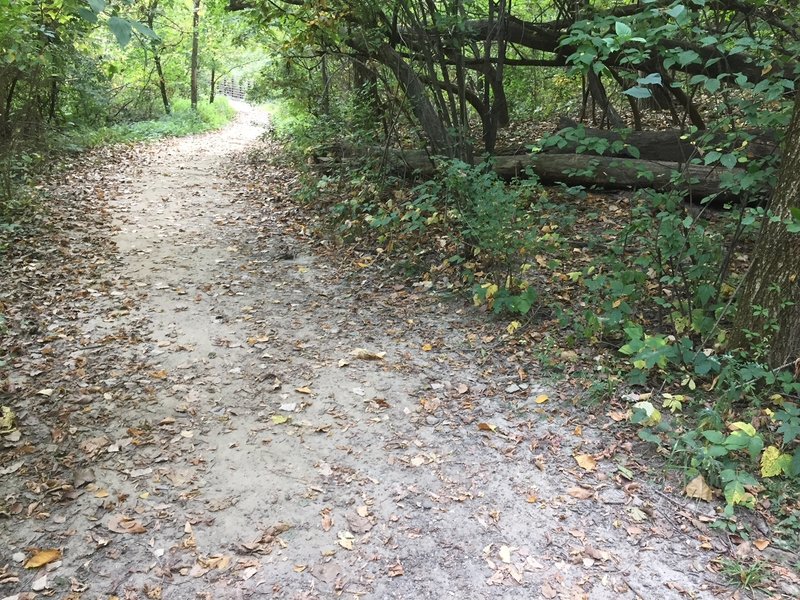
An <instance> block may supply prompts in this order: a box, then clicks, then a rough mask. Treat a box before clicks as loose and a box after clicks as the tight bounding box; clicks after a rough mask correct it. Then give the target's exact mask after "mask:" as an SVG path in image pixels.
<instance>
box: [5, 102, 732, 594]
mask: <svg viewBox="0 0 800 600" xmlns="http://www.w3.org/2000/svg"><path fill="white" fill-rule="evenodd" d="M265 124H266V120H265V116H264V115H262V114H260V113H258V112H253V111H251V110H250V109H246V107H245V109H244V112H243V113H242V114H241V115H240V118H239V119H238V120H237V122H236V123H235V124H233V125H231V126H230V127H228V128H226V129H225V130H223V131H221V132H218V133H213V134H209V135H205V136H199V137H194V138H187V139H182V140H174V141H167V142H162V143H159V144H156V145H153V146H151V147H149V148H148V149H147V150H145V151H143V152H142V153H141V154H139V155H138V158H136V157H134V158H133V159H132V160H131V161H130V162H127V163H126V164H120V165H110V166H108V167H107V169H106V171H105V174H104V175H103V177H100V178H99V180H98V185H100V186H102V187H103V188H104V192H103V197H105V198H108V199H109V204H108V207H109V210H110V215H111V218H112V222H113V223H114V224H115V232H114V234H113V239H114V242H115V243H116V248H117V256H116V257H112V258H110V259H109V262H108V266H107V267H103V269H105V273H106V274H105V277H106V280H107V282H108V285H107V286H106V288H98V289H100V291H99V292H98V293H97V296H96V298H95V300H92V298H89V299H88V300H87V301H86V302H85V304H84V305H83V306H82V307H81V309H80V310H81V311H83V312H82V313H81V315H82V317H81V318H80V319H78V321H79V323H80V330H81V331H80V333H79V334H76V335H75V336H74V338H75V342H74V344H73V347H70V346H69V343H70V342H69V341H63V342H59V343H63V344H64V346H63V347H61V346H59V348H60V349H59V352H60V353H62V354H64V355H65V356H70V352H72V355H74V354H75V353H76V352H77V353H78V355H79V356H83V354H81V352H90V351H89V350H81V348H82V347H83V348H94V346H93V345H92V344H93V343H94V342H96V341H97V340H108V339H110V338H114V339H115V340H116V341H115V342H114V343H110V342H109V344H108V345H107V346H105V347H103V348H100V349H97V350H92V351H93V352H97V353H98V358H97V359H96V360H95V359H92V360H95V362H96V363H98V364H105V365H106V369H107V371H108V372H110V373H112V375H113V377H112V375H108V374H107V375H104V376H102V377H98V379H99V381H100V383H99V384H98V391H97V392H96V395H97V398H96V400H95V401H94V403H93V404H92V406H94V407H95V408H96V411H95V412H92V411H89V410H86V411H84V412H86V413H87V415H88V416H85V417H83V419H84V420H83V421H80V423H81V424H80V425H78V426H75V427H73V430H74V431H73V430H70V431H71V433H72V435H73V437H75V443H76V447H77V448H79V449H80V450H79V451H78V450H76V453H77V454H76V457H75V460H74V461H73V462H72V463H70V464H71V466H72V468H73V471H72V473H73V476H74V474H75V473H78V472H83V471H81V470H82V469H83V470H85V469H86V468H87V467H92V469H93V470H92V474H91V476H87V477H86V478H85V479H86V481H83V480H82V481H75V482H73V483H74V487H75V489H76V490H77V491H76V493H72V494H71V495H70V497H69V498H65V499H64V502H62V503H60V504H58V505H57V506H54V507H53V508H52V509H51V510H49V512H48V517H45V518H43V519H40V520H38V521H37V520H33V519H30V518H27V519H26V518H25V515H20V516H15V517H13V518H14V519H15V521H14V523H15V525H14V528H13V530H10V529H7V530H6V531H5V533H4V536H3V539H4V541H5V543H6V549H7V552H8V555H9V556H11V555H12V554H15V553H17V558H19V554H18V553H19V552H25V551H26V549H30V548H32V547H39V548H47V547H58V548H61V549H62V550H63V558H62V560H61V562H60V563H58V566H57V568H55V569H53V571H52V572H51V573H50V575H49V578H48V580H47V581H46V585H47V586H49V587H50V588H51V589H52V590H53V591H54V592H56V595H57V596H58V597H65V598H66V597H69V598H106V599H107V598H110V597H119V598H165V599H183V598H187V599H188V598H198V597H201V598H214V599H227V598H262V597H264V598H267V597H275V598H332V597H338V596H339V595H341V597H347V598H352V597H361V598H404V599H406V598H436V599H439V598H451V597H452V598H476V599H478V598H486V599H489V598H592V599H599V598H635V597H636V596H637V595H638V596H639V597H643V598H683V597H693V598H716V597H719V596H718V593H719V592H718V590H717V588H715V582H716V580H715V577H714V575H713V574H712V573H710V572H709V571H708V570H707V569H706V565H707V562H708V560H709V559H711V558H713V555H712V554H707V553H706V552H705V551H704V550H702V549H701V544H703V543H704V542H705V541H706V540H705V539H704V538H703V537H702V535H701V534H700V533H699V532H698V531H696V530H694V529H693V527H692V526H691V525H688V523H689V521H688V518H693V517H695V516H696V513H695V512H694V510H695V509H694V508H692V507H688V508H687V509H686V510H685V511H683V514H682V515H677V514H676V508H675V506H674V504H673V503H670V502H667V501H666V500H665V499H664V498H663V497H662V495H660V494H658V493H656V492H655V491H653V490H652V488H651V487H649V486H648V485H647V484H646V483H645V482H644V481H641V480H639V479H638V478H637V479H635V481H634V482H633V484H631V482H629V481H627V480H625V479H623V478H622V477H621V476H620V475H619V473H618V472H617V466H616V465H617V464H620V463H622V462H625V461H626V460H627V459H626V456H627V453H626V452H623V448H621V447H619V444H618V442H617V441H616V440H614V439H613V438H611V437H608V436H609V435H610V434H608V433H605V432H603V431H602V430H601V427H600V426H601V425H602V424H601V423H595V425H596V426H595V427H592V426H591V424H589V425H587V426H585V427H584V428H583V432H576V430H575V426H576V424H577V422H576V421H572V422H567V421H568V411H564V408H563V407H562V406H561V405H560V404H559V403H558V398H559V394H558V392H557V391H556V390H553V389H547V388H546V387H542V386H540V385H536V384H535V383H534V382H533V381H528V380H527V379H525V378H523V379H520V378H519V377H518V376H517V373H518V372H519V370H520V369H527V368H529V367H530V365H526V364H519V363H515V362H513V357H512V360H511V361H509V360H507V359H504V360H503V361H499V362H498V363H496V364H494V363H492V362H491V360H487V359H486V353H483V354H481V353H480V352H479V350H480V348H479V346H480V345H481V342H480V332H479V331H478V327H480V325H478V324H476V323H471V322H470V319H472V318H474V317H470V316H468V315H466V314H464V312H465V311H462V310H460V306H458V307H454V306H446V305H442V304H438V303H437V302H436V301H435V299H433V298H431V297H429V296H427V295H426V294H425V293H424V292H422V293H417V292H415V291H414V290H411V289H402V288H388V289H384V290H380V291H379V293H375V289H374V287H369V286H361V285H359V283H358V282H357V281H354V279H353V278H350V279H346V278H343V277H341V276H340V274H339V273H337V272H336V271H335V270H334V269H333V268H332V267H331V266H329V265H327V264H326V263H325V262H324V261H323V260H321V259H318V258H315V257H314V255H313V253H312V250H311V248H312V246H311V244H310V243H308V242H306V241H303V240H302V239H298V238H297V237H296V236H293V235H290V230H296V228H295V227H293V224H292V222H291V218H290V214H289V213H287V212H286V210H287V209H286V208H285V207H284V208H281V206H283V205H281V204H280V202H278V204H276V205H273V204H272V203H271V201H270V200H269V199H268V198H264V199H263V202H262V203H260V204H253V203H252V202H250V201H249V200H247V198H248V197H249V196H250V195H251V194H248V193H247V186H246V185H245V184H244V183H242V181H231V180H228V179H226V178H225V176H224V175H222V174H221V173H222V171H221V170H220V169H219V168H218V167H219V165H220V164H221V163H226V162H228V161H229V160H230V157H231V156H232V155H234V154H236V153H237V152H241V151H242V149H244V148H246V147H248V146H249V145H251V144H253V143H254V142H255V141H256V139H257V138H258V136H259V135H260V133H261V132H262V131H263V128H264V126H265ZM292 185H294V175H293V174H292V173H291V172H288V171H286V170H281V169H275V171H274V180H273V181H271V182H270V184H269V186H268V187H269V189H272V190H274V195H275V198H276V199H277V200H278V201H280V200H281V197H282V196H285V195H286V193H287V192H288V190H289V189H291V187H292ZM282 211H283V212H282ZM92 289H94V288H92ZM120 300H122V304H123V305H124V309H122V310H113V309H114V306H116V308H120V307H119V306H118V304H119V302H120ZM115 303H116V304H115ZM476 331H477V332H478V335H477V336H476ZM121 332H125V335H124V336H123V335H122V333H121ZM476 338H477V339H476ZM90 342H91V343H90ZM428 343H430V344H432V346H433V349H432V350H430V351H425V350H424V349H423V345H424V344H428ZM356 348H365V349H367V350H370V351H374V352H381V353H385V356H384V358H383V359H382V360H364V359H360V358H357V357H356V356H353V355H352V354H351V352H352V351H353V350H354V349H356ZM100 355H102V360H100V358H99V356H100ZM89 356H94V355H91V354H89ZM54 364H55V363H54ZM128 364H130V365H138V366H136V368H130V369H128V370H127V371H125V370H124V369H122V367H121V365H128ZM115 368H116V369H117V370H116V371H114V369H115ZM104 372H105V371H104ZM126 373H127V374H126ZM28 383H29V384H30V385H35V384H34V383H30V382H28ZM19 385H20V386H23V385H26V382H24V381H21V382H20V383H19ZM103 386H106V387H107V389H108V391H104V390H106V387H103ZM101 388H102V389H101ZM70 389H71V388H70ZM119 390H122V391H121V392H120V391H119ZM125 390H127V392H129V393H123V392H125ZM87 393H88V392H87ZM541 394H547V395H549V396H550V400H548V401H547V402H544V403H541V404H537V403H536V402H535V401H534V399H535V398H536V397H537V396H540V395H541ZM101 396H102V397H101ZM565 412H567V416H565V415H564V413H565ZM76 414H78V413H76ZM74 418H75V419H77V418H78V417H77V416H76V417H74ZM578 433H581V434H580V435H578ZM86 440H90V441H92V440H93V442H92V444H87V443H86ZM81 453H82V454H81ZM579 453H588V454H593V455H595V456H596V457H597V458H598V459H599V467H598V470H597V471H596V472H594V473H590V472H587V471H584V470H582V469H581V468H579V467H578V466H577V465H576V463H575V461H574V460H573V458H572V456H573V454H579ZM628 466H629V467H630V468H632V469H633V470H634V472H637V467H636V465H635V464H628ZM23 471H24V467H23V469H22V470H21V471H18V472H17V475H19V474H20V473H22V472H23ZM14 476H15V475H14V474H11V475H7V476H5V477H4V479H2V480H0V481H2V485H3V486H6V487H4V488H3V490H4V491H5V490H6V489H7V488H10V487H13V482H12V481H11V478H12V477H14ZM6 523H9V521H6ZM29 553H30V551H29ZM9 562H11V561H9ZM17 571H19V573H18V575H19V577H18V579H19V581H17V582H11V583H10V584H5V585H6V586H10V587H2V588H0V591H3V592H6V591H8V594H9V595H10V594H11V593H12V592H23V591H27V590H30V589H31V585H33V581H34V580H36V579H37V578H39V577H41V571H37V572H35V573H33V572H28V571H22V570H21V569H17ZM70 578H73V579H72V581H70ZM70 589H72V590H73V591H72V592H70ZM70 593H71V594H72V595H69V594H70Z"/></svg>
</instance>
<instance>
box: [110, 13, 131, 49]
mask: <svg viewBox="0 0 800 600" xmlns="http://www.w3.org/2000/svg"><path fill="white" fill-rule="evenodd" d="M108 28H109V29H110V30H111V33H113V34H114V37H115V38H117V43H118V44H119V45H120V46H121V47H123V48H124V47H125V46H127V45H128V42H130V41H131V23H130V21H128V20H127V19H121V18H119V17H111V18H110V19H109V20H108Z"/></svg>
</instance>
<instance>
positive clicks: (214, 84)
mask: <svg viewBox="0 0 800 600" xmlns="http://www.w3.org/2000/svg"><path fill="white" fill-rule="evenodd" d="M216 91H217V63H215V62H212V63H211V91H210V92H209V93H208V103H209V104H214V98H215V96H216Z"/></svg>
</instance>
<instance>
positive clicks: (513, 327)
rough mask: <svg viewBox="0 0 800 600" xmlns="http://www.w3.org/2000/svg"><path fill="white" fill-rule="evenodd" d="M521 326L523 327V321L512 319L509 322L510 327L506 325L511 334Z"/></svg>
mask: <svg viewBox="0 0 800 600" xmlns="http://www.w3.org/2000/svg"><path fill="white" fill-rule="evenodd" d="M520 327H522V323H520V322H519V321H511V323H509V324H508V327H506V331H507V332H508V333H509V335H511V334H513V333H514V332H515V331H516V330H517V329H519V328H520Z"/></svg>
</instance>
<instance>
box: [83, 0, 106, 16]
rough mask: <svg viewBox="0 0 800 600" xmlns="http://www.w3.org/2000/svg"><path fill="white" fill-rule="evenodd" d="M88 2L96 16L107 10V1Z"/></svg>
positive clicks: (95, 0)
mask: <svg viewBox="0 0 800 600" xmlns="http://www.w3.org/2000/svg"><path fill="white" fill-rule="evenodd" d="M87 2H88V4H89V6H90V7H91V9H92V11H94V13H95V14H96V15H99V14H100V13H101V12H103V11H104V10H105V9H106V0H87Z"/></svg>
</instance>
